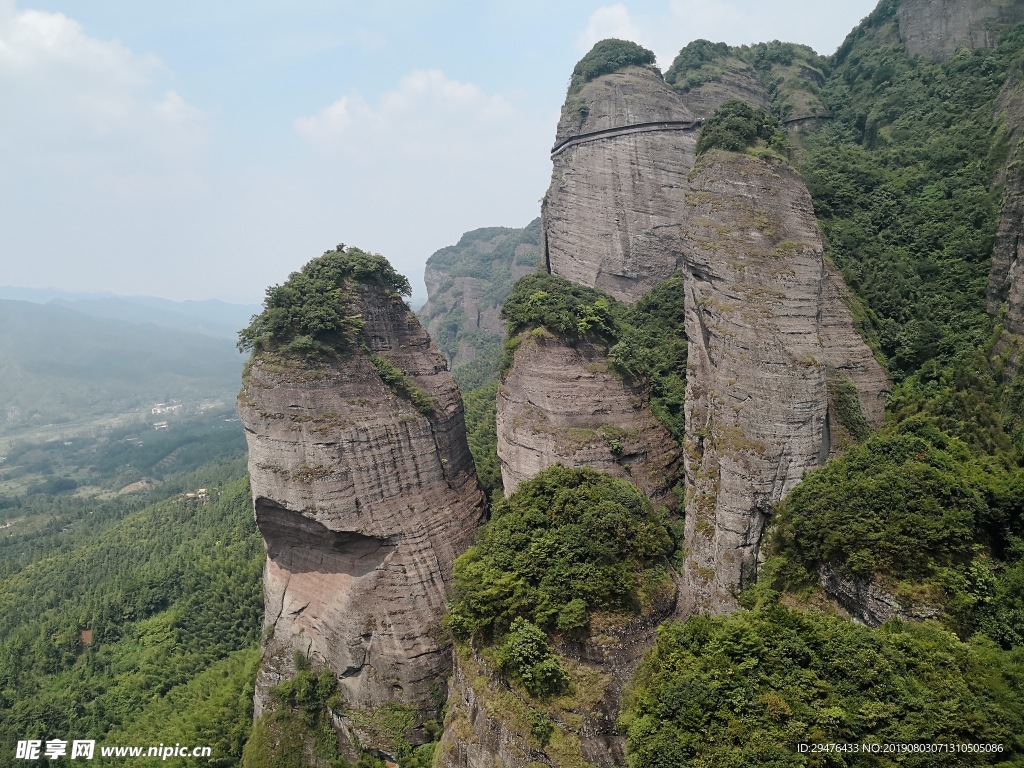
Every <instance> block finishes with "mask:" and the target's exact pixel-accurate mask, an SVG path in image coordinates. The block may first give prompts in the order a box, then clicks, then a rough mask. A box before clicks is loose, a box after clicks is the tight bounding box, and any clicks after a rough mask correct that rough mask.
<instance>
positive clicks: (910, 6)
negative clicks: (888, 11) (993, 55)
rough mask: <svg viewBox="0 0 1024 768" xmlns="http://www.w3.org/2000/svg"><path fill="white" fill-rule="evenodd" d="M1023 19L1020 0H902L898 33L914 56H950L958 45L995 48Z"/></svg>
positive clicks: (1022, 7)
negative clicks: (1003, 36)
mask: <svg viewBox="0 0 1024 768" xmlns="http://www.w3.org/2000/svg"><path fill="white" fill-rule="evenodd" d="M1021 22H1024V2H1021V0H900V6H899V34H900V40H902V41H903V44H904V46H906V49H907V53H909V54H910V55H911V56H926V57H927V58H929V59H932V60H933V61H941V60H943V59H948V58H949V57H950V56H952V55H953V54H954V53H956V49H957V48H961V47H967V48H972V49H973V48H995V47H996V45H998V44H999V40H1000V38H1001V36H1002V34H1003V33H1004V32H1005V31H1006V30H1007V29H1009V28H1010V27H1013V26H1014V25H1016V24H1020V23H1021Z"/></svg>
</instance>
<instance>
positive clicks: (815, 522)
mask: <svg viewBox="0 0 1024 768" xmlns="http://www.w3.org/2000/svg"><path fill="white" fill-rule="evenodd" d="M778 521H779V524H778V532H777V533H778V535H777V537H776V546H777V548H778V549H779V551H780V552H781V553H782V554H784V555H786V556H787V558H788V560H789V561H790V564H789V565H788V566H786V568H784V569H783V577H782V581H781V585H782V586H787V585H794V584H796V583H798V582H799V581H801V580H803V581H813V580H814V578H815V577H814V576H813V574H815V573H816V572H817V570H818V567H819V566H820V565H824V564H827V565H829V566H831V567H832V568H834V569H835V570H836V571H838V572H839V573H840V574H842V575H843V576H845V577H848V578H853V579H860V580H868V579H872V578H879V577H881V578H884V579H887V580H888V581H890V582H903V583H905V584H910V583H911V582H913V583H915V585H916V586H915V587H914V588H913V589H914V594H917V595H923V596H924V599H925V601H927V602H933V601H939V602H941V603H942V606H943V608H944V609H945V612H946V616H945V619H944V620H945V621H946V622H947V623H948V624H949V625H950V626H951V628H953V629H956V630H957V631H958V632H960V633H961V634H962V635H964V636H969V635H970V634H971V633H973V632H974V631H976V630H978V629H980V630H982V631H984V632H985V633H986V634H988V635H990V636H991V637H993V638H994V639H996V640H998V641H999V642H1001V643H1003V644H1004V645H1007V646H1009V645H1014V644H1017V643H1019V642H1020V640H1021V638H1022V637H1024V612H1022V611H1024V603H1022V599H1021V598H1020V597H1019V596H1018V597H1016V598H1013V597H1010V595H1012V593H1013V591H1014V589H1013V587H1014V585H1019V584H1020V583H1021V574H1022V573H1024V565H1022V561H1021V559H1020V556H1021V554H1022V552H1024V472H1022V471H1020V470H1007V469H1005V468H1003V467H1002V466H1000V465H999V464H998V463H996V462H993V461H991V460H988V459H985V458H980V457H978V456H977V455H976V454H975V452H974V451H972V450H971V449H970V448H968V446H967V445H965V444H964V443H963V442H961V441H960V440H958V439H957V438H954V437H950V436H948V435H946V434H945V433H943V432H941V431H940V430H939V429H937V428H936V427H935V426H934V425H933V424H931V423H930V421H929V420H928V419H926V418H925V417H922V416H916V417H913V418H910V419H907V420H906V421H904V422H903V423H902V424H901V425H900V426H899V427H898V428H895V429H889V430H886V431H883V432H881V433H879V434H877V435H874V436H873V437H871V438H869V439H868V440H867V441H866V442H865V443H862V444H860V445H856V446H854V447H852V448H851V449H850V450H849V451H847V452H846V453H845V454H844V455H843V456H840V457H839V458H837V459H834V460H832V461H830V462H829V463H828V464H827V465H826V466H825V467H824V468H822V469H820V470H818V471H817V472H814V473H812V474H810V475H809V476H808V477H807V478H806V479H804V481H803V482H802V483H800V485H798V486H797V487H796V488H795V489H794V490H793V493H791V494H790V495H789V497H788V498H787V499H786V500H785V502H783V503H782V504H781V505H780V507H779V516H778ZM800 568H802V569H804V571H805V573H804V575H802V576H801V574H800V572H799V571H798V570H796V569H800Z"/></svg>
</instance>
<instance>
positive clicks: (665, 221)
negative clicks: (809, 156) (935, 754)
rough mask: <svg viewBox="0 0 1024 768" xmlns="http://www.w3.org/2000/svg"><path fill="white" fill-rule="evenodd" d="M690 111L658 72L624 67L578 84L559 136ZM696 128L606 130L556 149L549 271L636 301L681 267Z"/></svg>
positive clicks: (548, 208)
mask: <svg viewBox="0 0 1024 768" xmlns="http://www.w3.org/2000/svg"><path fill="white" fill-rule="evenodd" d="M692 118H693V115H692V113H691V112H690V110H688V109H687V108H686V107H685V106H684V104H683V102H682V100H681V99H680V97H679V95H678V94H677V93H676V92H675V91H674V90H673V89H672V88H671V87H669V86H668V85H667V84H666V83H665V81H664V80H662V79H661V76H660V75H659V74H658V72H657V71H656V70H652V69H645V68H642V67H628V68H627V69H625V70H623V71H622V72H617V73H614V74H611V75H604V76H603V77H600V78H598V79H597V80H594V81H592V82H589V83H587V84H586V85H584V86H583V88H582V89H581V91H580V92H579V93H578V94H575V95H572V96H570V97H569V99H568V100H567V102H566V105H565V107H563V109H562V118H561V120H560V121H559V123H558V130H557V135H556V143H557V142H561V141H563V140H565V139H567V138H569V137H572V136H578V135H580V134H584V133H590V132H593V131H599V130H605V129H609V128H621V127H625V126H629V125H636V124H638V123H648V122H655V121H687V120H691V119H692ZM696 144H697V135H696V133H695V131H692V130H691V131H678V130H669V131H657V132H648V133H633V134H628V135H622V136H614V137H606V138H602V139H600V140H598V141H594V142H590V143H586V144H580V145H577V146H574V147H571V148H569V149H567V150H566V151H564V152H561V153H560V154H558V155H556V156H555V157H554V159H553V163H554V170H553V172H552V176H551V186H550V187H549V189H548V193H547V195H546V197H545V199H544V203H543V207H542V221H543V240H542V244H541V250H542V253H543V256H544V259H545V263H546V265H547V266H548V271H549V272H551V273H552V274H555V275H561V276H562V277H565V278H567V279H569V280H571V281H573V282H575V283H579V284H581V285H588V286H592V287H595V288H600V289H601V290H603V291H606V292H607V293H609V294H610V295H611V296H613V297H615V298H616V299H619V300H620V301H624V302H627V303H633V302H635V301H636V300H637V299H639V298H640V296H642V295H643V294H644V293H646V292H647V291H649V290H650V289H651V288H652V287H653V286H654V285H655V284H656V283H658V282H660V281H661V280H664V279H665V278H667V277H670V276H671V275H672V274H673V273H675V272H676V271H677V270H678V269H679V267H680V266H681V253H682V244H681V241H680V236H679V224H680V222H681V221H682V216H683V207H682V206H683V202H684V201H683V196H682V192H683V189H684V187H685V183H686V176H687V174H688V173H689V171H690V167H691V166H692V164H693V157H694V150H695V147H696Z"/></svg>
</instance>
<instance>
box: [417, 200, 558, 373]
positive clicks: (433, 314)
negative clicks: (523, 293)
mask: <svg viewBox="0 0 1024 768" xmlns="http://www.w3.org/2000/svg"><path fill="white" fill-rule="evenodd" d="M539 242H540V220H539V219H535V220H534V221H533V222H531V223H530V224H529V225H528V226H526V227H524V228H523V229H511V228H508V227H487V228H484V229H477V230H473V231H472V232H467V233H465V234H464V235H463V236H462V238H460V240H459V242H458V243H457V244H455V245H452V246H448V247H446V248H442V249H440V250H439V251H437V252H436V253H434V254H433V255H432V256H431V257H430V258H429V259H427V265H426V269H425V270H424V273H423V280H424V282H425V283H426V286H427V296H428V299H427V303H426V304H424V305H423V307H422V308H421V309H420V310H419V315H420V317H421V318H423V323H424V325H425V326H426V328H427V332H428V333H429V334H430V337H431V338H432V339H433V340H434V342H435V343H436V344H437V345H438V346H440V347H441V350H442V351H443V352H444V353H445V355H446V356H447V357H448V361H449V364H450V367H451V368H452V369H455V368H457V367H459V366H461V365H465V364H466V363H469V362H471V361H472V360H473V358H475V357H476V355H477V352H478V351H479V350H480V348H481V347H484V346H486V345H487V344H488V343H491V342H495V343H496V342H500V341H501V339H503V338H504V336H505V323H504V321H503V320H502V319H501V305H502V303H503V302H504V300H505V299H506V298H507V296H508V292H509V290H511V287H512V283H514V282H515V281H516V280H517V279H519V278H520V277H523V276H524V275H528V274H531V273H533V272H536V271H537V263H538V260H539V257H540V249H539Z"/></svg>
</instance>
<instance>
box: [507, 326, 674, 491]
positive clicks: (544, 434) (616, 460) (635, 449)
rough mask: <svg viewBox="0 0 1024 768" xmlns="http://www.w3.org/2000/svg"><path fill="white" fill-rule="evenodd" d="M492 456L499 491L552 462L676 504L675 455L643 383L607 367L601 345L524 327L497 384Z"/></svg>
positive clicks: (671, 442) (604, 351)
mask: <svg viewBox="0 0 1024 768" xmlns="http://www.w3.org/2000/svg"><path fill="white" fill-rule="evenodd" d="M497 429H498V457H499V458H500V459H501V476H502V481H503V484H504V486H505V493H506V494H510V493H513V492H514V491H515V489H516V487H517V486H518V485H519V483H521V482H523V481H524V480H528V479H530V478H531V477H533V476H534V475H537V474H539V473H540V472H542V471H543V470H545V469H547V468H548V467H551V466H553V465H555V464H559V463H561V464H565V465H566V466H569V467H592V468H594V469H596V470H598V471H601V472H607V473H609V474H612V475H615V476H616V477H622V478H624V479H626V480H629V481H630V482H632V483H633V484H635V485H636V486H637V487H638V488H639V489H640V490H641V491H643V492H644V493H645V494H646V495H647V496H648V497H649V498H651V499H652V500H654V501H655V502H656V503H658V504H664V505H667V506H675V505H676V501H675V498H674V496H673V494H672V493H671V491H672V486H673V485H674V483H675V482H676V480H677V479H678V478H679V476H680V472H681V463H680V462H681V456H680V451H679V449H678V447H677V446H676V444H675V441H674V440H673V439H672V436H671V434H669V432H668V430H667V429H665V427H664V426H663V425H662V424H661V423H660V422H659V421H658V420H657V419H656V418H655V417H654V415H653V414H652V413H651V412H650V410H649V408H648V407H647V402H646V398H645V394H644V391H643V389H642V387H638V386H632V385H630V384H628V383H627V382H626V381H624V380H623V379H622V377H620V376H618V375H617V374H615V373H613V372H611V371H610V370H609V368H608V357H607V351H606V350H605V349H603V348H602V347H599V346H597V345H595V344H592V343H589V342H585V341H579V342H576V343H569V342H566V341H563V340H560V339H555V338H552V337H550V336H535V335H533V334H531V333H527V334H524V336H523V340H522V342H521V343H520V344H519V347H518V348H517V350H516V353H515V360H514V363H513V365H512V369H511V370H510V371H509V373H508V375H507V376H506V377H505V379H504V381H503V382H502V386H501V389H500V390H499V392H498V413H497Z"/></svg>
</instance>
